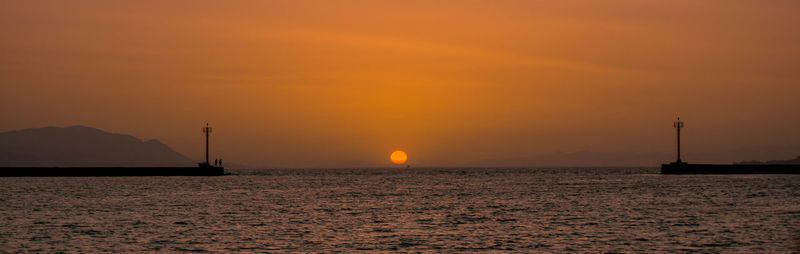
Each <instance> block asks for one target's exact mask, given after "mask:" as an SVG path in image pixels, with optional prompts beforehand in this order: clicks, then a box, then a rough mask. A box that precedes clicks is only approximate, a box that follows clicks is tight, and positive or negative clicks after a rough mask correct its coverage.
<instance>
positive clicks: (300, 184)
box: [0, 168, 800, 253]
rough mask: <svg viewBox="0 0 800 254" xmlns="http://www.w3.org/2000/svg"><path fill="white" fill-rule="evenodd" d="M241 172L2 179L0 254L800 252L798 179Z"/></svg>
mask: <svg viewBox="0 0 800 254" xmlns="http://www.w3.org/2000/svg"><path fill="white" fill-rule="evenodd" d="M233 173H234V175H227V176H218V177H30V178H25V177H22V178H0V252H10V253H14V252H44V253H53V252H67V253H74V252H89V253H96V252H226V253H228V252H299V253H307V252H326V253H328V252H344V253H354V252H365V253H375V252H434V253H439V252H448V253H449V252H480V253H482V252H510V253H520V252H526V253H529V252H534V253H539V252H542V253H550V252H556V253H564V252H569V253H574V252H590V253H608V252H613V253H618V252H622V253H641V252H701V253H718V252H725V253H727V252H743V253H764V252H766V253H787V252H788V253H791V252H795V253H797V252H800V175H660V174H659V171H658V169H657V168H412V169H400V168H394V169H265V170H247V171H233Z"/></svg>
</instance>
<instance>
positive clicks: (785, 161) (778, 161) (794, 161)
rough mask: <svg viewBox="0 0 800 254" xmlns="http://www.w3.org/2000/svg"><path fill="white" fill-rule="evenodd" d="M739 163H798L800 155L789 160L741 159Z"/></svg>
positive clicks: (799, 162) (799, 163)
mask: <svg viewBox="0 0 800 254" xmlns="http://www.w3.org/2000/svg"><path fill="white" fill-rule="evenodd" d="M739 164H788V165H800V156H797V158H794V159H791V160H771V161H766V162H762V161H743V162H740V163H739Z"/></svg>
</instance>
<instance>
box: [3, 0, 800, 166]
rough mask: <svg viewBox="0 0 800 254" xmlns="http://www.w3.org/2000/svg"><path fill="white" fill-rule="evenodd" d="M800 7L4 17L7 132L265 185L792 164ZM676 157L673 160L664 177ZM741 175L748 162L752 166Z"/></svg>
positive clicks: (507, 6)
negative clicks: (749, 158)
mask: <svg viewBox="0 0 800 254" xmlns="http://www.w3.org/2000/svg"><path fill="white" fill-rule="evenodd" d="M798 12H800V2H799V1H730V0H725V1H640V0H621V1H208V2H206V1H3V2H2V3H0V33H2V37H0V88H1V89H2V93H0V120H1V121H0V131H7V130H13V129H21V128H30V127H42V126H51V125H55V126H68V125H87V126H92V127H96V128H100V129H103V130H106V131H110V132H118V133H129V134H132V135H135V136H137V137H140V138H144V139H150V138H157V139H159V140H161V141H163V142H164V143H166V144H168V145H170V146H172V147H173V148H174V149H176V150H177V151H178V152H181V153H183V154H186V155H187V156H189V157H192V158H194V159H198V160H199V159H200V158H201V157H202V151H203V150H202V138H201V137H202V132H201V131H200V127H201V126H202V125H203V123H205V122H206V121H208V122H210V123H211V124H212V126H213V127H214V128H215V132H214V133H213V140H212V142H215V143H214V144H212V145H213V148H215V151H216V153H217V154H218V155H219V156H221V157H223V158H225V159H226V161H228V162H239V163H245V164H249V165H256V166H270V167H322V166H354V165H374V166H386V165H389V164H390V162H389V160H388V155H389V153H391V152H392V151H394V150H395V149H402V150H405V151H407V152H408V153H409V163H410V164H411V165H463V164H468V163H469V162H471V161H475V160H481V159H502V158H508V157H519V156H530V155H538V154H548V153H552V152H555V151H606V152H618V153H632V152H658V153H665V154H669V153H670V152H671V151H672V149H673V146H674V144H673V130H672V123H671V122H672V121H673V119H674V117H676V116H678V115H680V116H681V118H682V119H685V121H686V122H687V123H686V126H687V127H686V129H685V132H684V136H685V138H686V139H685V140H684V145H685V146H684V151H686V152H692V151H694V152H698V151H703V152H709V151H721V150H725V149H731V148H735V147H740V146H751V145H770V146H790V145H800V131H798V130H800V117H798V116H800V33H799V32H797V31H798V29H797V28H798V27H800V15H797V13H798ZM671 158H672V157H671V156H670V157H668V158H665V160H668V159H671ZM743 159H746V158H743Z"/></svg>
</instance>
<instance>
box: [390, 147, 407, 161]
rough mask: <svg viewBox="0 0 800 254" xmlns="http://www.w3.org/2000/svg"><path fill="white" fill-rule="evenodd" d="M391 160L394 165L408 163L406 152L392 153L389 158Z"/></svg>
mask: <svg viewBox="0 0 800 254" xmlns="http://www.w3.org/2000/svg"><path fill="white" fill-rule="evenodd" d="M389 159H391V160H392V163H394V164H403V163H406V160H408V156H407V155H406V152H403V151H400V150H397V151H394V152H392V155H391V156H389Z"/></svg>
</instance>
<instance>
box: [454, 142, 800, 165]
mask: <svg viewBox="0 0 800 254" xmlns="http://www.w3.org/2000/svg"><path fill="white" fill-rule="evenodd" d="M798 154H800V146H785V147H771V146H752V147H740V148H736V149H732V150H728V151H719V152H713V153H685V154H683V156H681V158H682V159H683V161H685V162H689V163H719V164H730V163H735V162H737V161H743V160H749V161H745V162H742V163H749V164H753V163H770V164H793V162H792V161H797V159H795V160H792V161H779V160H776V159H780V158H792V157H794V156H797V155H798ZM672 161H675V154H666V153H606V152H594V151H579V152H556V153H550V154H543V155H537V156H527V157H516V158H505V159H495V160H480V161H475V162H473V163H471V164H470V165H472V166H510V167H529V166H530V167H554V166H561V167H616V166H654V167H655V166H658V165H661V164H662V163H668V162H672ZM762 161H766V162H762ZM794 163H797V162H794ZM798 164H800V163H798Z"/></svg>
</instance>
